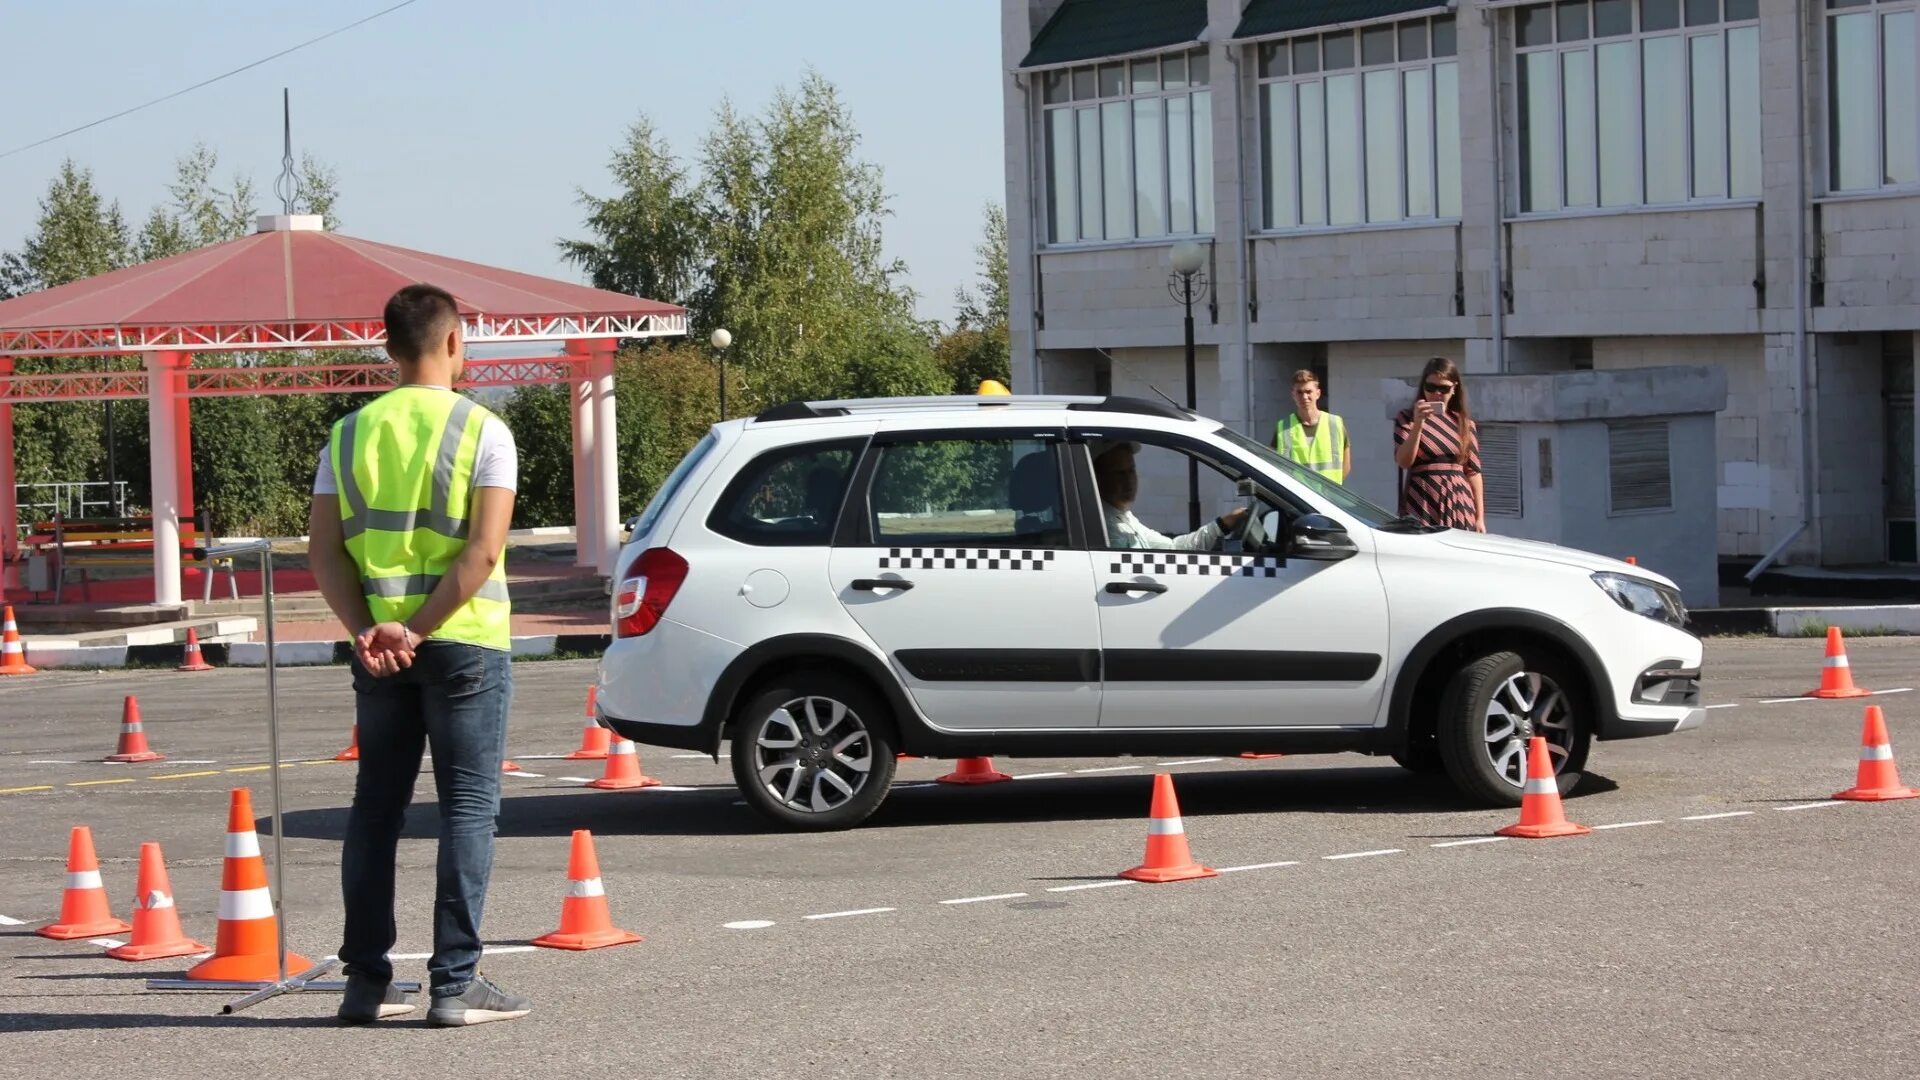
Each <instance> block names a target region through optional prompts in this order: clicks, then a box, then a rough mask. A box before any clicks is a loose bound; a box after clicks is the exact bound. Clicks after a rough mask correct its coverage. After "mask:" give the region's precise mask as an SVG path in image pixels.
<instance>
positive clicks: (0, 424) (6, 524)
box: [0, 356, 20, 599]
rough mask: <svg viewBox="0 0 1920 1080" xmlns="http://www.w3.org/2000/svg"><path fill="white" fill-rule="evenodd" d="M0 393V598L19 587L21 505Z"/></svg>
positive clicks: (8, 414)
mask: <svg viewBox="0 0 1920 1080" xmlns="http://www.w3.org/2000/svg"><path fill="white" fill-rule="evenodd" d="M11 374H13V358H12V357H10V356H0V375H11ZM11 401H12V399H11V398H8V397H0V554H4V555H5V561H4V562H0V599H3V598H5V596H6V594H7V590H8V589H18V588H19V587H20V569H19V564H18V563H16V562H15V561H14V560H15V559H16V558H17V557H18V556H19V554H20V552H19V546H20V540H19V537H20V508H19V506H17V505H16V504H15V503H14V501H13V496H14V490H13V479H14V477H13V405H12V404H11Z"/></svg>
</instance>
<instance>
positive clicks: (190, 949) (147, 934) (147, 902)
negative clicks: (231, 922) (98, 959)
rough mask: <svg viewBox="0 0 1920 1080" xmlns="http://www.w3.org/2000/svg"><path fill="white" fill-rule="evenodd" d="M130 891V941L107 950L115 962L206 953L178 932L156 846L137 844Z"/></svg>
mask: <svg viewBox="0 0 1920 1080" xmlns="http://www.w3.org/2000/svg"><path fill="white" fill-rule="evenodd" d="M134 892H135V894H136V895H135V896H134V898H133V937H132V940H130V941H128V942H127V943H126V944H125V945H121V946H119V947H117V948H112V949H108V950H107V955H108V956H111V957H113V958H114V959H115V960H164V959H166V958H167V957H169V956H188V955H191V954H193V953H203V952H206V951H207V947H206V946H205V945H202V944H200V943H199V942H197V941H194V940H192V939H191V938H189V937H187V936H186V934H185V933H183V932H182V931H181V929H180V912H178V911H177V910H175V909H174V906H173V886H172V884H171V883H169V882H168V881H167V864H166V862H165V861H164V860H162V859H161V858H160V845H159V844H156V843H152V842H148V843H144V844H141V845H140V876H139V878H138V879H136V884H135V886H134Z"/></svg>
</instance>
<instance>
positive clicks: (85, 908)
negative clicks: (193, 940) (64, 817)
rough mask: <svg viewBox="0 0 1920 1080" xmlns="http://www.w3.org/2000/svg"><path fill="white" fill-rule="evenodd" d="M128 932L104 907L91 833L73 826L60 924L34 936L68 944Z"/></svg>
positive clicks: (48, 927)
mask: <svg viewBox="0 0 1920 1080" xmlns="http://www.w3.org/2000/svg"><path fill="white" fill-rule="evenodd" d="M131 929H133V928H132V927H130V926H128V925H127V924H126V923H123V922H121V921H120V920H119V919H116V918H114V917H113V907H112V905H110V904H108V903H107V887H106V886H105V885H104V884H102V883H101V881H100V860H99V859H96V858H94V856H93V830H92V829H89V828H87V827H86V826H85V825H76V826H74V828H73V833H72V834H71V836H70V837H69V839H68V840H67V891H66V892H65V893H64V894H62V896H61V897H60V921H59V922H57V923H54V924H53V925H52V926H43V927H41V928H40V929H38V930H35V931H34V933H36V934H39V935H40V936H41V937H48V938H52V939H54V940H55V941H69V940H71V939H73V938H83V937H99V936H100V935H101V934H119V933H123V932H125V931H127V930H131Z"/></svg>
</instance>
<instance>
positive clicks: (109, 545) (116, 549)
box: [23, 510, 240, 604]
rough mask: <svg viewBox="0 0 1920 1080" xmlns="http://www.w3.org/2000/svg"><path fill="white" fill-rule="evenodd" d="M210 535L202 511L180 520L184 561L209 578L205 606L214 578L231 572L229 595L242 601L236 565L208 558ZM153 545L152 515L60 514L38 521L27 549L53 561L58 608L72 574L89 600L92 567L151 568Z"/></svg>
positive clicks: (205, 587)
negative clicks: (198, 565) (199, 567)
mask: <svg viewBox="0 0 1920 1080" xmlns="http://www.w3.org/2000/svg"><path fill="white" fill-rule="evenodd" d="M208 531H209V530H208V525H207V516H206V511H204V510H203V511H201V512H200V513H199V514H198V515H197V516H195V517H193V518H181V519H180V557H181V558H182V559H183V560H191V561H193V562H196V563H201V564H203V568H204V570H205V575H204V577H205V579H206V580H205V582H204V587H203V588H202V590H201V597H200V598H201V599H202V600H203V601H206V600H212V599H213V578H214V575H215V574H216V573H218V572H219V571H221V570H225V571H226V573H227V591H228V593H229V594H230V595H231V596H232V597H233V599H235V600H238V599H239V598H240V581H239V577H238V575H237V574H236V573H235V570H234V565H233V560H232V559H230V558H215V559H212V560H209V559H208V556H207V551H208V549H209V546H210V540H209V536H208ZM153 543H154V539H153V518H152V517H151V516H147V517H109V518H68V517H63V516H61V515H58V514H56V515H54V517H53V518H52V519H51V520H49V521H42V522H35V523H34V525H33V527H32V535H29V536H28V537H26V539H25V540H24V541H23V546H26V545H32V546H33V547H34V548H35V550H36V551H37V552H38V553H40V554H44V555H45V556H47V557H48V558H50V559H52V560H53V562H54V565H53V567H52V570H53V602H54V603H56V604H58V603H60V602H61V600H62V599H63V597H64V595H65V592H66V583H67V574H68V572H69V571H74V570H77V571H79V573H80V588H81V592H82V595H83V596H86V597H87V598H88V599H91V598H92V593H91V591H90V588H89V586H90V584H91V582H90V581H89V579H88V577H87V570H88V568H90V567H97V566H148V567H150V566H152V565H153Z"/></svg>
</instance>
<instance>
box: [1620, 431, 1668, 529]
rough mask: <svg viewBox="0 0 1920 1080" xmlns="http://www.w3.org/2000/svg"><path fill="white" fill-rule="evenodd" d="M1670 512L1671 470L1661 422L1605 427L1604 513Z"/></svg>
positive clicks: (1665, 433)
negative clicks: (1605, 504) (1605, 491)
mask: <svg viewBox="0 0 1920 1080" xmlns="http://www.w3.org/2000/svg"><path fill="white" fill-rule="evenodd" d="M1671 509H1673V469H1672V462H1671V455H1670V453H1669V449H1668V441H1667V422H1666V421H1665V420H1644V421H1634V422H1632V423H1624V424H1610V425H1608V427H1607V513H1609V514H1639V513H1646V512H1648V511H1653V510H1671Z"/></svg>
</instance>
